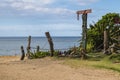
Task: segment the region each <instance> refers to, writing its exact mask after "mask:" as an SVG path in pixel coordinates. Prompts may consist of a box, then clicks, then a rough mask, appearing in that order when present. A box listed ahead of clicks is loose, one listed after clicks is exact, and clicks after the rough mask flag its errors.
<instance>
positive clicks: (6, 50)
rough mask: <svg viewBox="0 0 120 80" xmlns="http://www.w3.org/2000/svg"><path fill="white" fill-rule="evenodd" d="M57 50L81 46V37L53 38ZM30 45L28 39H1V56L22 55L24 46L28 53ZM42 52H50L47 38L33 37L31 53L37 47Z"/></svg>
mask: <svg viewBox="0 0 120 80" xmlns="http://www.w3.org/2000/svg"><path fill="white" fill-rule="evenodd" d="M52 40H53V43H54V49H55V50H67V49H69V48H71V47H74V46H79V40H80V37H52ZM27 45H28V38H27V37H0V55H20V54H21V50H20V47H21V46H23V47H24V50H25V52H26V48H27ZM38 45H39V46H40V50H43V51H48V50H49V43H48V40H47V38H46V37H32V39H31V51H32V52H34V51H35V50H36V47H37V46H38Z"/></svg>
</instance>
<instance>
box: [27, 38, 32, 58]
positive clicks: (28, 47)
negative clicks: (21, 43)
mask: <svg viewBox="0 0 120 80" xmlns="http://www.w3.org/2000/svg"><path fill="white" fill-rule="evenodd" d="M30 44H31V36H29V37H28V46H27V57H28V58H29V57H30V49H31V47H30Z"/></svg>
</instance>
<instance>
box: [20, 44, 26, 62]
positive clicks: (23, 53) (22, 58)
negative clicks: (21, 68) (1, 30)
mask: <svg viewBox="0 0 120 80" xmlns="http://www.w3.org/2000/svg"><path fill="white" fill-rule="evenodd" d="M21 52H22V55H21V58H20V60H24V58H25V52H24V48H23V46H21Z"/></svg>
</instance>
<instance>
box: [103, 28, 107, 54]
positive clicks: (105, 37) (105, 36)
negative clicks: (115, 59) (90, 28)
mask: <svg viewBox="0 0 120 80" xmlns="http://www.w3.org/2000/svg"><path fill="white" fill-rule="evenodd" d="M107 49H108V34H107V30H105V31H104V53H106V52H107Z"/></svg>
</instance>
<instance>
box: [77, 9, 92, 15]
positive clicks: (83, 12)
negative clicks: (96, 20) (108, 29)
mask: <svg viewBox="0 0 120 80" xmlns="http://www.w3.org/2000/svg"><path fill="white" fill-rule="evenodd" d="M91 12H92V10H91V9H87V10H81V11H77V14H87V13H91Z"/></svg>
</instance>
